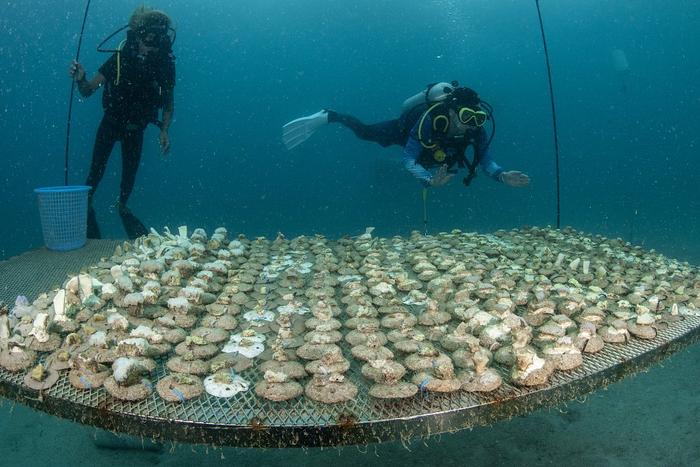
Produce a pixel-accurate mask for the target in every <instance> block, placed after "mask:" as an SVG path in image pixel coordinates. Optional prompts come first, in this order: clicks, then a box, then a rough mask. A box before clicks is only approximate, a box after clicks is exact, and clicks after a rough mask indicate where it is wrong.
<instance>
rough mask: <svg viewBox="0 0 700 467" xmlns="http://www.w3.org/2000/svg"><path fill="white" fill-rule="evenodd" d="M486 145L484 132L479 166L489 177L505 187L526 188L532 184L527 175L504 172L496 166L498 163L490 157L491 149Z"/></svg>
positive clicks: (509, 171) (481, 138) (510, 171)
mask: <svg viewBox="0 0 700 467" xmlns="http://www.w3.org/2000/svg"><path fill="white" fill-rule="evenodd" d="M486 143H487V139H486V132H485V131H483V130H482V132H481V137H480V144H479V147H480V148H481V149H480V150H481V156H480V158H479V164H480V165H481V168H482V169H484V172H486V173H487V174H488V176H489V177H491V178H493V179H494V180H497V181H499V182H501V183H503V184H505V185H508V186H512V187H516V188H522V187H526V186H528V185H529V184H530V177H528V176H527V175H526V174H524V173H522V172H520V171H517V170H508V171H504V170H503V168H502V167H501V166H500V165H498V164H496V162H494V160H493V159H491V156H490V155H489V148H488V146H487V144H486Z"/></svg>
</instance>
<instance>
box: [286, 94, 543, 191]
mask: <svg viewBox="0 0 700 467" xmlns="http://www.w3.org/2000/svg"><path fill="white" fill-rule="evenodd" d="M488 120H490V121H491V123H492V131H491V135H490V136H487V133H486V130H485V129H484V125H485V124H486V122H487V121H488ZM334 122H337V123H340V124H341V125H344V126H346V127H347V128H349V129H350V130H352V131H353V132H354V133H355V135H356V136H357V137H358V138H360V139H363V140H366V141H372V142H375V143H378V144H380V145H381V146H383V147H388V146H391V145H394V144H396V145H399V146H403V148H404V151H403V164H404V167H405V168H406V169H407V170H408V171H409V172H410V173H411V174H412V175H413V176H415V177H416V178H417V179H418V180H420V181H421V183H422V184H423V186H424V187H438V186H442V185H445V184H446V183H447V182H449V181H450V179H451V178H452V177H453V176H454V175H455V174H456V173H457V171H458V170H457V168H456V167H459V168H466V169H467V175H466V177H464V179H463V183H464V184H465V185H466V186H469V184H470V183H471V181H472V179H473V178H474V177H475V176H476V169H477V167H478V166H481V168H482V169H483V170H484V172H486V174H487V175H488V176H490V177H491V178H493V179H494V180H497V181H499V182H502V183H504V184H506V185H508V186H513V187H524V186H527V185H528V184H529V183H530V177H528V176H527V175H525V174H524V173H522V172H519V171H515V170H511V171H504V170H503V169H502V168H501V167H500V166H499V165H498V164H496V162H494V161H493V160H492V159H491V157H490V155H489V152H488V147H489V144H490V143H491V140H492V139H493V135H494V133H495V128H496V127H495V122H494V119H493V109H492V108H491V106H490V105H489V104H488V103H487V102H485V101H483V100H481V99H480V98H479V95H478V94H477V93H476V92H475V91H473V90H472V89H469V88H467V87H462V86H459V83H457V82H456V81H452V82H451V83H445V82H442V83H435V84H431V85H428V87H427V88H426V89H425V90H423V91H421V92H419V93H418V94H416V95H414V96H412V97H410V98H408V99H406V101H404V104H403V110H402V113H401V116H400V117H399V118H398V119H395V120H389V121H385V122H380V123H375V124H371V125H367V124H364V123H362V122H361V121H360V120H358V119H357V118H355V117H353V116H350V115H344V114H340V113H337V112H334V111H332V110H321V111H320V112H317V113H315V114H313V115H309V116H307V117H301V118H298V119H296V120H293V121H291V122H289V123H287V124H286V125H284V127H283V129H282V141H283V142H284V144H285V146H287V149H292V148H294V147H296V146H297V145H299V144H301V143H302V142H304V141H306V140H307V139H308V138H309V137H310V136H311V135H312V134H313V133H314V131H316V130H317V129H318V128H320V127H322V126H324V125H326V124H328V123H334ZM469 146H472V147H473V151H474V156H473V157H472V160H471V161H469V159H468V157H467V155H466V151H467V149H468V147H469Z"/></svg>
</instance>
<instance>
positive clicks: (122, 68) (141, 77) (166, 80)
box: [85, 40, 175, 238]
mask: <svg viewBox="0 0 700 467" xmlns="http://www.w3.org/2000/svg"><path fill="white" fill-rule="evenodd" d="M135 47H136V44H135V43H133V42H132V41H129V40H128V41H127V42H126V44H125V46H124V48H123V49H122V51H121V53H120V54H119V55H120V57H119V59H117V54H116V53H115V54H114V55H112V57H110V58H109V60H107V61H106V62H105V63H104V65H102V66H101V67H100V69H99V72H100V73H101V74H102V75H103V76H104V77H105V84H104V92H103V95H102V107H103V109H104V117H103V118H102V122H101V123H100V127H99V128H98V130H97V136H96V138H95V146H94V148H93V151H92V163H91V165H90V173H89V175H88V177H87V180H86V182H85V184H86V185H88V186H91V187H92V189H91V191H90V198H89V199H90V203H89V211H88V238H100V230H99V227H98V224H97V220H96V217H95V211H94V209H93V208H92V196H93V195H94V193H95V190H96V189H97V186H98V185H99V183H100V180H102V177H103V176H104V173H105V169H106V168H107V162H108V161H109V156H110V155H111V153H112V149H113V148H114V145H115V143H116V142H117V141H119V142H121V152H122V178H121V186H120V191H119V214H120V216H121V218H122V223H123V224H124V228H125V230H126V233H127V235H128V236H129V238H136V237H139V236H141V235H144V234H146V233H148V231H147V229H146V227H145V226H144V225H143V224H142V223H141V222H140V221H139V220H138V218H136V216H134V215H133V214H132V213H131V212H130V211H129V209H128V208H127V207H126V203H127V201H128V199H129V196H130V195H131V192H132V191H133V189H134V183H135V181H136V172H137V171H138V168H139V164H140V162H141V150H142V148H143V132H144V130H145V129H146V126H147V125H148V124H149V123H156V122H157V117H158V109H159V108H162V107H163V106H164V105H165V104H166V99H172V92H173V87H174V85H175V62H174V59H173V57H172V54H161V55H157V56H155V57H149V58H148V59H146V60H143V59H142V58H140V57H139V56H138V55H137V53H136V50H135ZM117 62H119V65H117Z"/></svg>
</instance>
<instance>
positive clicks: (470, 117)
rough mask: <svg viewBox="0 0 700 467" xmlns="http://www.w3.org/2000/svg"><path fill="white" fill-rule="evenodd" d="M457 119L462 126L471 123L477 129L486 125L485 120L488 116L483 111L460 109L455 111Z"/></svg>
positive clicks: (467, 108)
mask: <svg viewBox="0 0 700 467" xmlns="http://www.w3.org/2000/svg"><path fill="white" fill-rule="evenodd" d="M457 117H459V121H460V122H461V123H463V124H464V125H467V124H470V123H473V124H474V125H476V126H478V127H482V126H484V124H485V123H486V120H488V118H489V114H487V113H486V112H484V111H483V110H474V109H471V108H469V107H461V108H459V109H457Z"/></svg>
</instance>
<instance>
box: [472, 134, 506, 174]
mask: <svg viewBox="0 0 700 467" xmlns="http://www.w3.org/2000/svg"><path fill="white" fill-rule="evenodd" d="M487 143H488V139H487V137H486V132H485V131H484V130H483V129H482V130H481V131H480V133H479V144H478V146H477V147H478V148H479V165H480V166H481V168H482V169H483V170H484V172H486V175H488V176H489V177H491V178H493V179H494V180H496V181H497V182H503V179H502V177H501V174H502V173H503V168H502V167H501V166H500V165H498V164H497V163H496V162H495V161H494V160H493V159H492V158H491V154H490V153H489V148H488V144H487Z"/></svg>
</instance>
